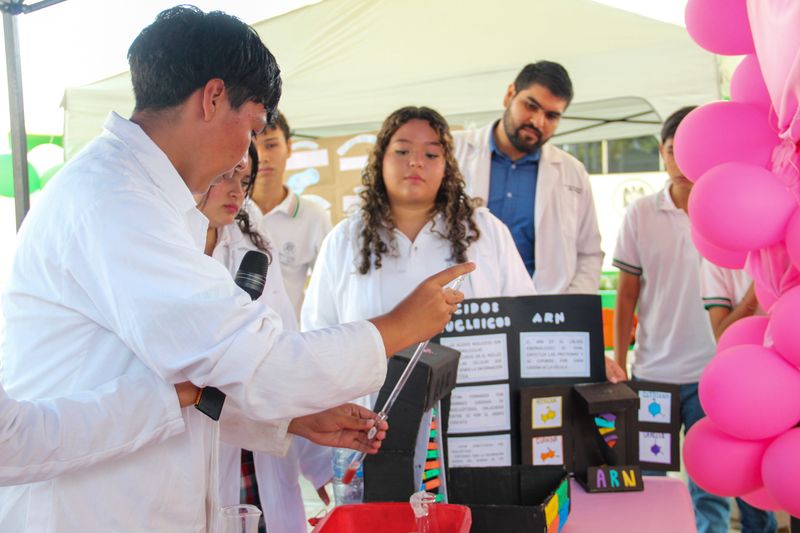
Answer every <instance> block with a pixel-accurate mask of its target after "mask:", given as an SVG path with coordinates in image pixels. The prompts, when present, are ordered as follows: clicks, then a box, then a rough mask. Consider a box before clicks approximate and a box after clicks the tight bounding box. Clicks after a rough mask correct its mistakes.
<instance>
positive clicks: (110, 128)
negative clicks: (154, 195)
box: [104, 111, 196, 213]
mask: <svg viewBox="0 0 800 533" xmlns="http://www.w3.org/2000/svg"><path fill="white" fill-rule="evenodd" d="M104 128H105V130H106V133H107V134H110V135H112V136H113V137H116V138H117V139H119V140H120V141H122V142H123V143H125V145H126V146H127V147H128V148H129V149H130V150H131V153H132V154H133V156H134V157H135V158H136V160H137V161H138V162H139V164H140V165H142V168H143V169H144V170H145V173H146V174H147V177H148V178H150V180H152V181H153V183H154V184H155V185H156V187H158V188H159V189H161V191H163V192H164V195H165V196H166V198H167V200H168V201H169V203H170V204H172V205H173V207H175V209H176V210H177V211H178V212H179V213H186V212H188V211H191V210H194V209H195V206H196V203H195V200H194V197H193V196H192V193H191V192H190V191H189V188H188V187H187V186H186V183H185V182H184V181H183V178H181V176H180V174H178V171H177V170H175V167H174V166H172V162H171V161H170V160H169V158H168V157H167V154H165V153H164V152H163V151H162V150H161V148H159V147H158V145H157V144H156V143H154V142H153V140H152V139H151V138H150V137H148V136H147V134H146V133H145V132H144V130H142V128H141V127H139V125H138V124H135V123H133V122H131V121H130V120H126V119H124V118H122V117H121V116H119V115H118V114H116V113H114V112H113V111H112V112H111V113H109V115H108V118H106V123H105V125H104Z"/></svg>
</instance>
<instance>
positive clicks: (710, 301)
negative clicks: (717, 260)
mask: <svg viewBox="0 0 800 533" xmlns="http://www.w3.org/2000/svg"><path fill="white" fill-rule="evenodd" d="M701 274H702V276H701V288H702V295H703V305H704V306H705V308H706V310H708V309H711V308H712V307H725V308H727V309H730V310H733V308H734V307H736V306H737V305H738V304H739V302H741V301H742V298H744V295H745V294H747V291H748V290H749V289H750V285H751V284H752V283H753V278H751V277H750V274H748V273H747V271H745V270H744V269H740V270H731V269H729V268H723V267H721V266H717V265H715V264H714V263H711V262H710V261H707V260H706V259H703V263H702V272H701Z"/></svg>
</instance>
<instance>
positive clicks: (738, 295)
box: [701, 259, 778, 533]
mask: <svg viewBox="0 0 800 533" xmlns="http://www.w3.org/2000/svg"><path fill="white" fill-rule="evenodd" d="M701 287H702V295H703V305H704V306H705V308H706V310H707V311H708V318H709V322H710V323H711V329H712V330H713V331H714V338H715V339H717V341H719V338H720V336H721V335H722V334H723V333H724V332H725V330H726V329H728V327H729V326H730V325H731V324H733V323H734V322H736V321H737V320H741V319H742V318H746V317H749V316H753V315H754V314H756V313H758V314H763V312H761V310H760V309H759V307H758V300H757V299H756V294H755V290H754V288H753V279H752V278H751V277H750V275H749V274H748V273H747V272H745V271H744V270H730V269H727V268H722V267H720V266H717V265H715V264H713V263H709V262H708V261H706V260H705V259H704V260H703V267H702V278H701ZM736 504H737V505H738V506H739V521H740V523H741V526H742V533H775V532H776V531H777V530H778V521H777V520H776V519H775V514H774V513H770V512H767V511H762V510H761V509H757V508H755V507H753V506H752V505H750V504H748V503H747V502H745V501H744V500H742V499H741V498H736Z"/></svg>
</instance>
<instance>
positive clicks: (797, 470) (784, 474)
mask: <svg viewBox="0 0 800 533" xmlns="http://www.w3.org/2000/svg"><path fill="white" fill-rule="evenodd" d="M798 450H800V428H795V429H791V430H789V431H787V432H786V433H784V434H783V435H781V436H780V437H778V438H777V439H775V440H774V441H773V442H772V444H770V445H769V446H768V447H767V451H766V452H764V460H763V461H762V462H761V475H762V478H763V480H764V487H766V489H767V490H768V491H769V494H770V495H771V496H772V497H773V498H774V499H775V501H776V502H777V503H778V505H780V506H781V507H782V508H783V509H785V510H786V511H787V512H788V513H789V514H791V515H793V516H800V482H798V480H800V453H798Z"/></svg>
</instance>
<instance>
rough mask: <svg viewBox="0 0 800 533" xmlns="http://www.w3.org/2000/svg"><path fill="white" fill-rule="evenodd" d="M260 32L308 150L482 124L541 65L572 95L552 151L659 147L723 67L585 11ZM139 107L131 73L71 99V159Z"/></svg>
mask: <svg viewBox="0 0 800 533" xmlns="http://www.w3.org/2000/svg"><path fill="white" fill-rule="evenodd" d="M253 26H254V27H255V29H256V30H257V31H258V33H259V34H260V35H261V37H262V39H263V40H264V42H265V43H266V44H267V46H268V47H269V48H270V50H271V51H272V52H273V53H274V54H275V56H276V58H277V59H278V62H279V64H280V66H281V70H282V77H283V87H284V90H283V97H282V98H281V104H280V107H281V110H282V111H283V112H284V113H285V114H286V116H287V118H288V119H289V121H290V124H291V125H292V128H293V129H294V130H295V131H297V132H298V133H301V134H305V135H310V136H333V135H344V134H349V133H355V132H362V131H369V130H374V129H376V128H377V127H378V126H379V125H380V122H381V121H382V120H383V118H384V117H385V116H386V115H388V114H389V113H390V112H391V111H393V110H394V109H396V108H398V107H401V106H404V105H427V106H430V107H434V108H436V109H437V110H439V111H440V112H441V113H442V114H444V115H445V116H446V117H447V118H448V120H450V122H451V124H453V125H454V126H472V125H482V124H485V123H488V122H489V121H491V120H493V119H496V118H497V117H499V116H500V112H501V111H502V97H503V94H504V91H505V89H506V87H507V86H508V84H509V83H510V82H512V81H513V79H514V77H515V75H516V74H517V72H518V71H519V70H520V68H521V67H522V66H523V65H524V64H526V63H529V62H532V61H536V60H539V59H549V60H553V61H558V62H560V63H562V64H563V65H564V66H565V67H566V68H567V70H569V72H570V75H571V77H572V81H573V84H574V86H575V99H574V100H573V103H572V105H571V106H570V107H569V109H568V110H567V114H566V117H565V119H564V120H563V121H562V123H561V126H560V128H559V133H560V136H559V137H558V138H557V141H558V142H581V141H588V140H599V139H609V138H622V137H632V136H638V135H645V134H650V133H655V132H657V131H658V129H659V122H660V120H661V118H663V117H666V116H667V115H668V114H670V113H671V112H672V111H674V110H675V109H677V108H678V107H681V106H683V105H689V104H699V103H703V102H707V101H709V100H714V99H717V98H719V79H718V77H719V74H718V70H719V69H718V66H717V62H716V59H715V57H714V56H713V55H712V54H709V53H708V52H705V51H704V50H702V49H700V48H699V47H698V46H697V45H695V44H694V43H693V41H692V40H691V39H690V38H689V36H688V34H687V33H686V30H685V29H684V28H681V27H679V26H675V25H673V24H668V23H664V22H660V21H656V20H653V19H650V18H646V17H643V16H639V15H636V14H633V13H629V12H626V11H622V10H619V9H615V8H612V7H608V6H605V5H602V4H598V3H595V2H592V1H591V0H558V1H557V2H556V1H552V0H494V1H492V2H477V1H470V2H465V1H464V0H325V1H323V2H321V3H319V4H315V5H312V6H307V7H304V8H301V9H298V10H296V11H293V12H291V13H288V14H285V15H282V16H279V17H275V18H272V19H269V20H266V21H264V22H261V23H256V24H254V25H253ZM132 107H133V105H132V95H131V89H130V77H129V74H128V73H122V74H120V75H117V76H114V77H112V78H108V79H106V80H102V81H99V82H96V83H93V84H90V85H87V86H84V87H78V88H71V89H68V90H67V91H66V93H65V97H64V108H65V126H64V133H65V143H66V146H67V155H68V156H70V155H72V154H74V153H75V151H76V150H77V149H78V148H80V147H81V146H83V144H85V143H86V142H87V141H88V140H89V139H91V137H93V136H94V135H96V134H97V132H98V131H99V129H100V127H101V125H102V122H103V119H104V117H105V115H106V113H107V112H108V111H109V110H111V109H114V110H117V111H118V112H120V113H122V114H126V113H129V112H130V111H131V109H132ZM622 119H627V120H624V121H621V120H622ZM589 126H591V127H589Z"/></svg>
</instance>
